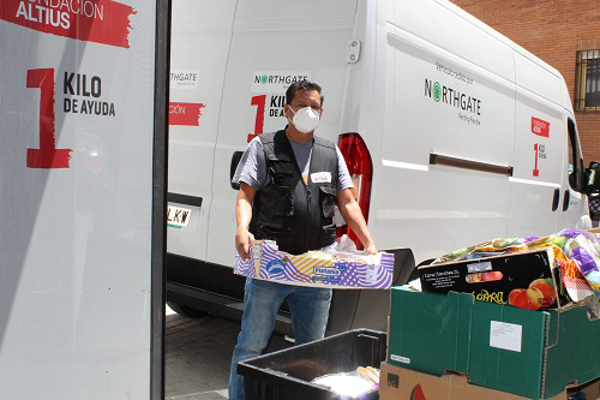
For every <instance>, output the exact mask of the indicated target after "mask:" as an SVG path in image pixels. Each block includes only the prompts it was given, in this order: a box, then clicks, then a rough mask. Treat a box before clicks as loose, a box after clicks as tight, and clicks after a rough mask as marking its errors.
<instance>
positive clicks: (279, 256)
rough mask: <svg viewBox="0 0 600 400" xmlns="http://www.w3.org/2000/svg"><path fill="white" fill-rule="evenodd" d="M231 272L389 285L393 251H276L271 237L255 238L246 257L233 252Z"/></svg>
mask: <svg viewBox="0 0 600 400" xmlns="http://www.w3.org/2000/svg"><path fill="white" fill-rule="evenodd" d="M234 273H236V274H238V275H243V276H247V277H251V278H256V279H262V280H270V281H275V282H279V283H283V284H287V285H302V286H318V287H323V286H326V287H331V288H362V289H389V288H390V287H391V286H392V279H393V275H394V255H393V254H390V253H385V252H379V253H378V254H375V255H367V254H366V253H364V252H360V251H336V250H335V249H333V250H327V251H309V252H307V253H304V254H300V255H292V254H288V253H285V252H282V251H279V250H278V247H277V244H276V243H275V242H273V241H270V240H255V241H254V242H253V245H252V247H251V249H250V259H249V260H243V259H242V258H241V257H240V256H239V254H238V253H237V252H236V255H235V267H234Z"/></svg>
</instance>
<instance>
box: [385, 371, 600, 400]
mask: <svg viewBox="0 0 600 400" xmlns="http://www.w3.org/2000/svg"><path fill="white" fill-rule="evenodd" d="M380 377H381V378H380V379H381V380H380V382H379V400H482V399H485V400H525V399H526V398H525V397H522V396H517V395H514V394H510V393H506V392H501V391H499V390H494V389H488V388H484V387H481V386H476V385H473V384H470V383H469V382H468V381H467V377H465V376H460V375H456V374H444V375H442V376H435V375H430V374H426V373H423V372H417V371H412V370H410V369H406V368H401V367H397V366H394V365H390V364H388V363H381V374H380ZM599 390H600V381H595V382H594V383H593V384H590V385H588V386H587V387H583V388H577V389H572V391H581V392H582V393H585V395H586V399H587V400H596V399H598V394H599ZM551 400H567V389H564V390H563V391H562V392H561V393H560V394H558V395H556V396H554V397H552V399H551Z"/></svg>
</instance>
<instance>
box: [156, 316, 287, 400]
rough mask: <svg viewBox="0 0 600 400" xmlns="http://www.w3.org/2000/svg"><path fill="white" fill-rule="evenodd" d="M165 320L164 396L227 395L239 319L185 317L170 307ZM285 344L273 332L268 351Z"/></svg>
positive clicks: (214, 399) (204, 399) (193, 399)
mask: <svg viewBox="0 0 600 400" xmlns="http://www.w3.org/2000/svg"><path fill="white" fill-rule="evenodd" d="M166 322H167V323H166V325H167V327H166V349H165V350H166V354H165V386H166V389H165V399H166V400H222V399H227V381H228V378H229V365H230V364H229V363H230V361H231V353H232V352H233V347H234V346H235V342H236V340H237V335H238V333H239V330H240V325H239V323H237V322H231V321H227V320H223V319H219V318H216V317H211V316H208V315H207V316H204V317H201V318H185V317H182V316H180V315H178V314H176V313H173V312H172V311H170V310H169V309H168V310H167V317H166ZM288 346H289V344H288V343H287V342H286V341H285V340H284V339H283V337H281V336H277V335H274V336H273V338H272V339H271V343H270V344H269V347H268V348H267V352H270V351H275V350H278V349H282V348H285V347H288Z"/></svg>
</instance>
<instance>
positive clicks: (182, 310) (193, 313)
mask: <svg viewBox="0 0 600 400" xmlns="http://www.w3.org/2000/svg"><path fill="white" fill-rule="evenodd" d="M167 305H168V306H169V308H171V310H173V311H175V312H176V313H177V314H179V315H181V316H182V317H186V318H201V317H205V316H207V315H208V313H207V312H204V311H200V310H196V309H194V308H191V307H187V306H182V305H181V304H179V303H176V302H174V301H167Z"/></svg>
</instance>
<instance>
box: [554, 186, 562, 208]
mask: <svg viewBox="0 0 600 400" xmlns="http://www.w3.org/2000/svg"><path fill="white" fill-rule="evenodd" d="M559 201H560V189H559V188H556V189H554V198H553V199H552V211H556V210H558V202H559Z"/></svg>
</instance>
